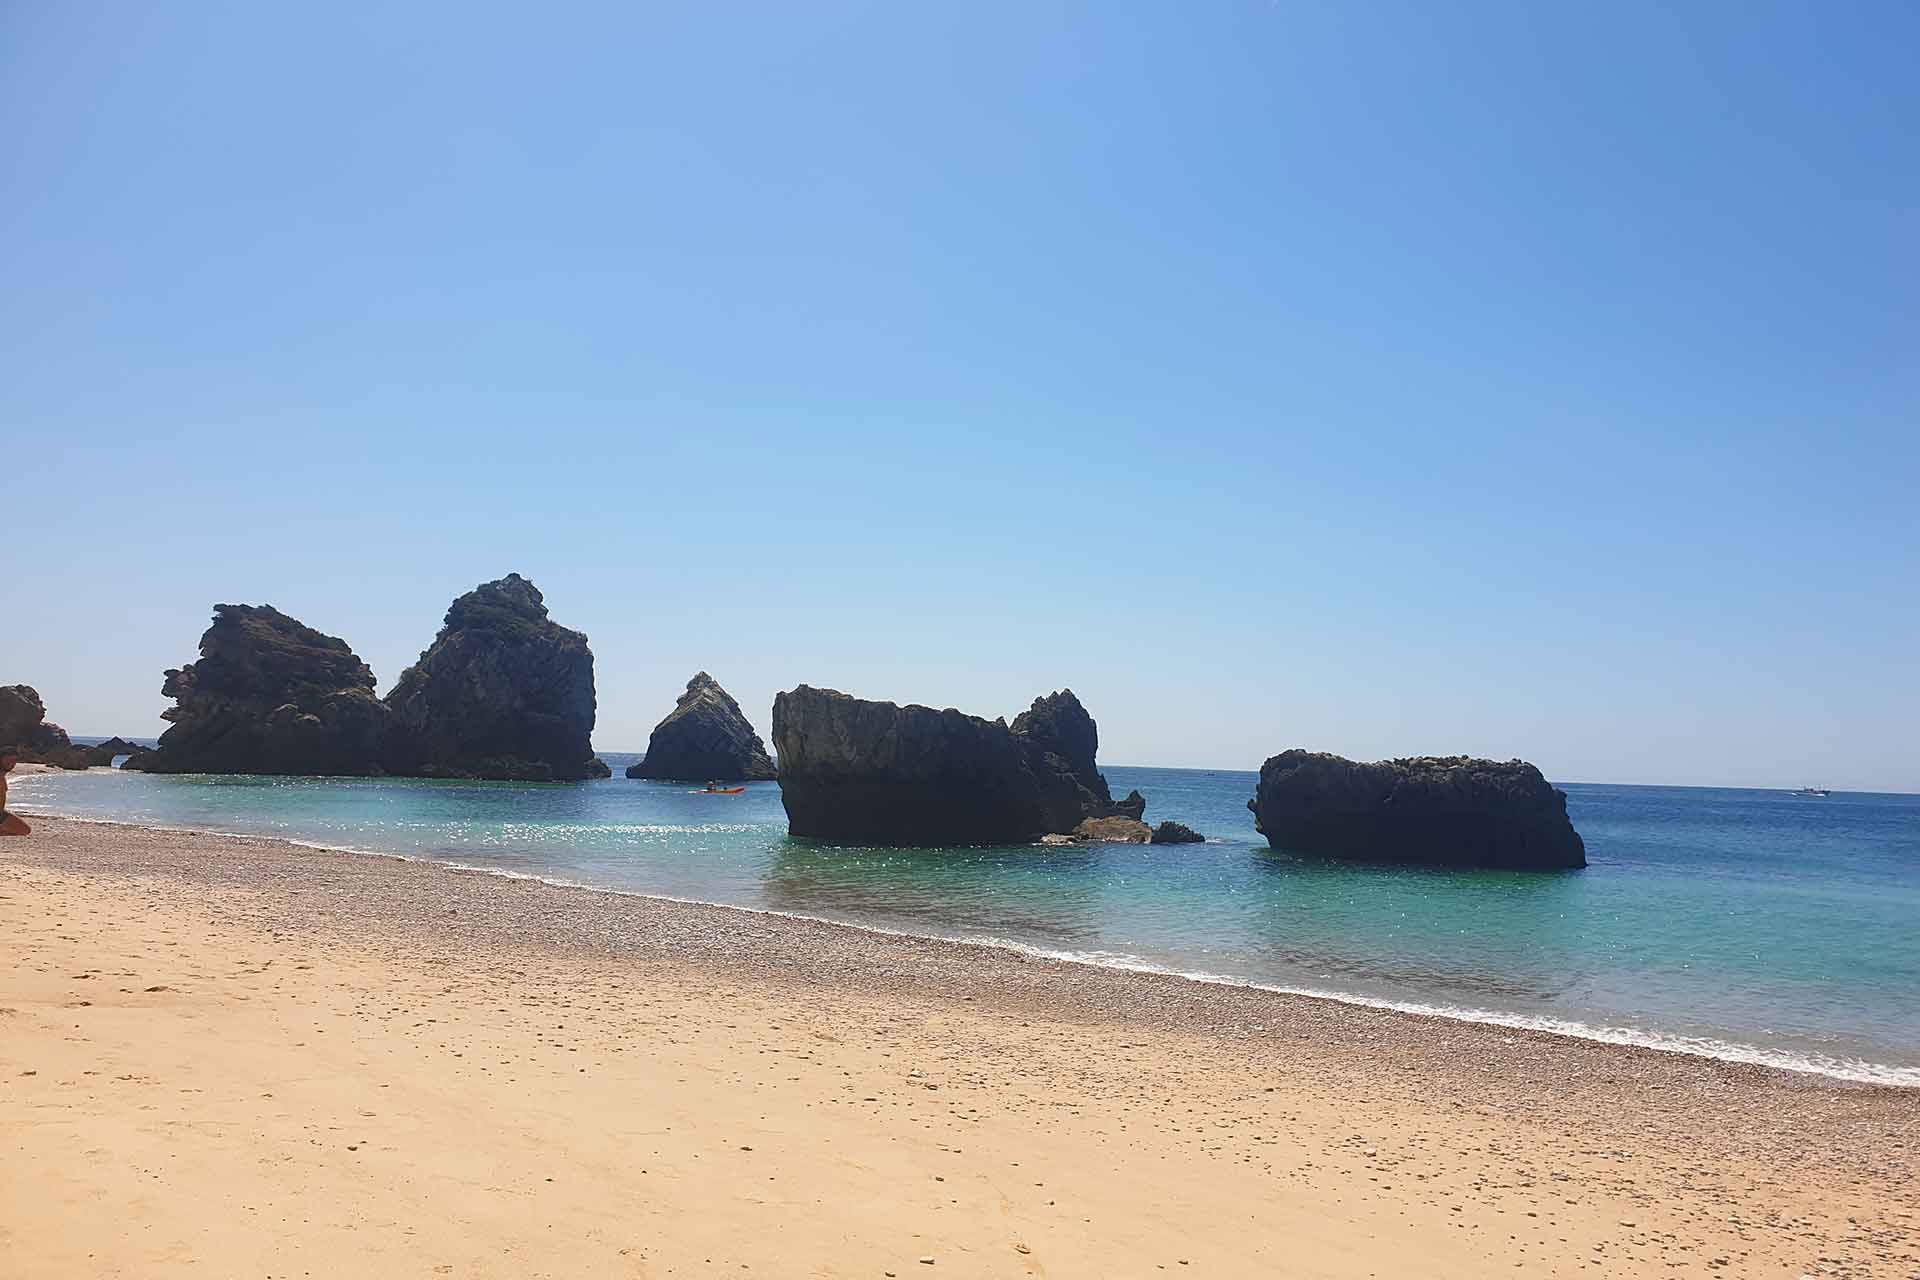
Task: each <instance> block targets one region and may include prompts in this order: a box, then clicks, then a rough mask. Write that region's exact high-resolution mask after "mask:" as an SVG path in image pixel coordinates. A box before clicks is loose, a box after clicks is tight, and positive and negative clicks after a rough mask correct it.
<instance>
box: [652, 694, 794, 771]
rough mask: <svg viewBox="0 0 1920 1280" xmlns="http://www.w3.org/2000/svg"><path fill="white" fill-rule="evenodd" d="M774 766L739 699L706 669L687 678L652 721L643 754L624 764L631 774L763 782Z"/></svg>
mask: <svg viewBox="0 0 1920 1280" xmlns="http://www.w3.org/2000/svg"><path fill="white" fill-rule="evenodd" d="M774 772H775V771H774V767H773V758H772V757H771V756H769V755H768V754H767V745H766V743H764V742H762V741H761V740H760V735H759V734H757V733H755V732H754V731H753V726H752V725H751V724H749V723H748V722H747V717H746V716H745V715H744V714H743V713H742V712H741V710H740V704H739V703H737V702H735V701H734V700H733V695H732V694H730V693H728V692H727V691H726V690H725V689H723V688H721V687H720V684H719V682H718V681H716V680H715V679H714V678H713V677H712V676H710V675H708V674H707V673H706V672H704V671H702V672H699V673H698V674H696V675H695V676H694V677H693V679H691V680H689V681H687V689H686V692H685V693H682V694H681V695H680V700H679V702H678V703H677V704H675V706H674V708H673V710H672V711H671V712H669V713H668V714H667V718H666V719H664V720H662V721H661V722H660V723H659V724H658V725H656V726H655V727H654V730H653V736H652V737H650V738H649V739H648V740H647V754H646V756H645V757H644V758H642V759H641V760H640V762H639V763H637V764H632V765H629V766H627V776H628V777H629V778H660V779H671V780H674V781H680V782H704V781H718V782H762V781H766V780H768V779H770V778H772V777H773V776H774Z"/></svg>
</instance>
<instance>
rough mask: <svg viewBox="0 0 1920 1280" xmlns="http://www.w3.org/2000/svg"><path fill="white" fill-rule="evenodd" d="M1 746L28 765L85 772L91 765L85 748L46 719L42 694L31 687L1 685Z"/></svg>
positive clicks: (25, 685) (26, 685) (24, 685)
mask: <svg viewBox="0 0 1920 1280" xmlns="http://www.w3.org/2000/svg"><path fill="white" fill-rule="evenodd" d="M0 746H11V747H13V749H14V750H15V751H18V752H19V753H20V759H21V760H22V761H24V762H25V763H27V764H50V765H53V766H55V767H57V768H61V769H84V768H86V767H87V763H88V761H87V751H86V748H85V747H76V746H74V745H73V742H72V740H71V739H69V738H68V737H67V731H66V730H65V729H62V728H61V727H60V726H59V725H57V724H54V723H53V722H52V721H50V720H48V719H47V708H46V704H45V703H43V702H41V701H40V691H39V690H38V689H35V688H34V687H33V686H32V685H29V684H11V685H0Z"/></svg>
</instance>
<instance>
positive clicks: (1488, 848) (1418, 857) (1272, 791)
mask: <svg viewBox="0 0 1920 1280" xmlns="http://www.w3.org/2000/svg"><path fill="white" fill-rule="evenodd" d="M1247 808H1249V809H1251V810H1252V811H1253V814H1254V827H1255V829H1256V830H1258V831H1259V832H1260V833H1261V834H1262V835H1264V836H1266V837H1267V843H1268V844H1269V845H1271V846H1272V847H1273V848H1275V849H1283V850H1286V851H1287V852H1289V853H1300V854H1309V855H1316V856H1320V857H1329V858H1362V859H1372V860H1379V861H1389V862H1417V863H1427V864H1432V865H1435V866H1449V867H1496V868H1508V869H1516V870H1543V871H1544V870H1560V869H1565V868H1572V867H1584V866H1586V865H1587V858H1586V846H1585V845H1584V844H1583V843H1582V841H1581V839H1580V834H1579V833H1578V832H1577V831H1575V830H1574V829H1573V824H1572V823H1571V822H1569V821H1568V820H1567V794H1566V792H1564V791H1558V790H1555V789H1554V788H1553V787H1552V786H1549V785H1548V783H1547V780H1546V779H1545V778H1543V777H1542V776H1541V775H1540V771H1539V770H1538V769H1536V768H1534V767H1533V766H1532V765H1530V764H1528V763H1527V762H1526V761H1524V760H1509V761H1507V762H1506V763H1504V764H1502V763H1498V762H1496V761H1492V760H1475V759H1472V758H1470V757H1467V756H1419V757H1414V758H1411V759H1406V760H1382V761H1378V762H1376V763H1373V764H1359V763H1356V762H1354V761H1352V760H1344V759H1342V758H1341V757H1339V756H1333V755H1326V754H1324V753H1321V752H1313V751H1298V750H1295V751H1286V752H1283V753H1281V754H1280V755H1277V756H1274V757H1273V758H1272V759H1271V760H1268V761H1267V762H1266V763H1265V764H1264V765H1262V766H1261V767H1260V782H1259V786H1258V788H1257V790H1256V792H1255V795H1254V798H1253V799H1252V800H1249V801H1248V802H1247Z"/></svg>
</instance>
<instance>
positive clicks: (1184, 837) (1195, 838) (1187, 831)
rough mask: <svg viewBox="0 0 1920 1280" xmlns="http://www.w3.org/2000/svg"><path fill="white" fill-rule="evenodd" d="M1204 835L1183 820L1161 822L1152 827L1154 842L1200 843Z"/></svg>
mask: <svg viewBox="0 0 1920 1280" xmlns="http://www.w3.org/2000/svg"><path fill="white" fill-rule="evenodd" d="M1205 841H1206V837H1205V836H1203V835H1201V834H1200V833H1199V832H1198V831H1195V830H1194V829H1193V828H1192V827H1189V826H1187V825H1186V824H1185V823H1183V822H1163V823H1161V824H1160V825H1159V826H1157V827H1155V828H1154V829H1153V843H1154V844H1202V843H1204V842H1205Z"/></svg>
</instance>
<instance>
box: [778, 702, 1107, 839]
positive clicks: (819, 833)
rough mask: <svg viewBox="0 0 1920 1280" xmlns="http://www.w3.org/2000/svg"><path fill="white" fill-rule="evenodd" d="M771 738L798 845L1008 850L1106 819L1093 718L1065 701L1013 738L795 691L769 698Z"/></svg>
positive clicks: (894, 708)
mask: <svg viewBox="0 0 1920 1280" xmlns="http://www.w3.org/2000/svg"><path fill="white" fill-rule="evenodd" d="M773 739H774V746H775V748H776V749H777V750H778V751H779V753H780V770H779V777H780V799H781V802H782V803H783V804H784V805H785V806H786V810H787V820H788V830H789V831H791V832H792V833H793V834H794V835H797V836H814V837H818V838H822V839H829V840H842V841H858V842H864V843H873V844H892V845H954V844H1016V843H1026V842H1029V841H1032V840H1036V839H1038V838H1040V837H1041V836H1043V835H1046V834H1049V833H1053V834H1058V835H1067V834H1070V833H1071V832H1073V831H1074V829H1075V828H1076V827H1078V826H1079V825H1080V824H1081V823H1082V822H1083V821H1085V820H1086V819H1088V818H1105V817H1110V816H1112V808H1113V805H1112V799H1111V796H1110V794H1109V793H1108V791H1107V784H1106V780H1105V779H1104V778H1102V777H1100V775H1099V772H1098V770H1097V769H1095V768H1094V754H1093V753H1094V750H1095V747H1096V745H1097V743H1098V735H1097V732H1096V730H1095V728H1094V724H1093V718H1092V717H1091V716H1089V715H1087V713H1086V710H1085V708H1083V707H1081V705H1080V702H1079V700H1078V699H1077V698H1075V697H1074V696H1073V694H1072V693H1071V692H1070V691H1066V692H1062V693H1057V694H1053V695H1051V696H1050V697H1047V698H1041V699H1038V700H1036V701H1035V703H1034V705H1033V707H1032V708H1030V709H1029V710H1028V711H1027V712H1025V713H1023V714H1022V715H1021V716H1020V717H1019V718H1018V719H1017V720H1016V721H1015V722H1014V724H1013V726H1012V727H1009V726H1008V724H1007V722H1006V721H1005V720H983V719H981V718H980V717H978V716H970V715H966V714H964V713H963V712H959V711H955V710H953V709H951V708H949V709H947V710H945V711H936V710H934V709H933V708H931V707H922V706H913V705H909V706H904V707H903V706H898V705H896V704H894V703H891V702H869V701H865V700H863V699H860V698H853V697H849V696H848V695H846V694H844V693H839V692H836V691H834V690H832V689H813V688H809V687H808V686H806V685H801V686H800V687H799V688H797V689H793V690H790V691H788V692H786V693H782V694H780V695H779V696H778V697H776V698H775V699H774V702H773Z"/></svg>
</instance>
